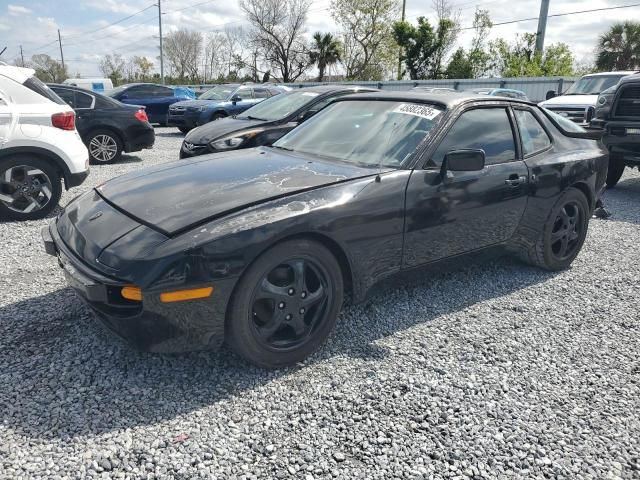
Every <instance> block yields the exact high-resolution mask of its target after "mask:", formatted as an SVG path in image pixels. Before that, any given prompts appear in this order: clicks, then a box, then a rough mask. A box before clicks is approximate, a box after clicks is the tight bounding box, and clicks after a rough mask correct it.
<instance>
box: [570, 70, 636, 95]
mask: <svg viewBox="0 0 640 480" xmlns="http://www.w3.org/2000/svg"><path fill="white" fill-rule="evenodd" d="M622 77H626V75H592V76H587V77H582V78H581V79H580V80H578V81H577V82H576V83H574V84H573V85H571V87H570V88H569V90H567V92H566V93H565V95H600V92H602V91H603V90H606V89H607V88H609V87H613V86H614V85H615V84H616V83H618V82H619V81H620V79H621V78H622Z"/></svg>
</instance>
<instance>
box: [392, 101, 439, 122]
mask: <svg viewBox="0 0 640 480" xmlns="http://www.w3.org/2000/svg"><path fill="white" fill-rule="evenodd" d="M393 113H404V114H405V115H415V116H416V117H422V118H426V119H428V120H433V119H434V118H436V117H437V116H438V115H440V114H441V113H442V112H441V111H440V110H438V109H436V108H433V107H430V106H428V105H419V104H417V103H401V104H400V105H398V106H397V107H396V108H395V110H393Z"/></svg>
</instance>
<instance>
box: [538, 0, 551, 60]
mask: <svg viewBox="0 0 640 480" xmlns="http://www.w3.org/2000/svg"><path fill="white" fill-rule="evenodd" d="M548 15H549V0H541V2H540V16H539V17H538V31H537V32H536V53H539V54H540V55H542V52H543V51H544V34H545V32H546V31H547V16H548Z"/></svg>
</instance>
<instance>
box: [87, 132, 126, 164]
mask: <svg viewBox="0 0 640 480" xmlns="http://www.w3.org/2000/svg"><path fill="white" fill-rule="evenodd" d="M87 150H89V159H90V160H91V162H92V163H98V164H100V163H102V164H104V163H111V162H115V161H118V160H119V159H120V157H121V156H122V140H120V137H119V136H118V135H117V134H115V133H114V132H112V131H111V130H94V131H93V132H91V133H90V134H89V136H88V137H87Z"/></svg>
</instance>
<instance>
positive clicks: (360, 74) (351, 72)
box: [331, 0, 399, 80]
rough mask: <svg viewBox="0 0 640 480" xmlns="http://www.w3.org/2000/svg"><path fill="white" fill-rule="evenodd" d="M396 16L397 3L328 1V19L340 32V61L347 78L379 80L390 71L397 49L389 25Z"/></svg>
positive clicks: (352, 0) (393, 0) (360, 0)
mask: <svg viewBox="0 0 640 480" xmlns="http://www.w3.org/2000/svg"><path fill="white" fill-rule="evenodd" d="M398 13H399V3H398V1H397V0H332V2H331V16H332V17H333V18H334V20H335V21H336V23H338V25H340V27H342V30H343V46H344V51H343V55H342V62H343V64H344V66H345V70H346V74H347V78H349V79H353V80H369V79H373V78H380V77H381V76H382V75H384V74H385V73H386V72H387V71H389V70H390V69H393V63H395V60H394V59H397V56H396V55H397V48H398V47H397V46H396V45H394V44H395V42H394V40H393V35H392V24H393V22H394V21H395V20H397V18H398ZM389 62H390V63H391V65H388V64H389Z"/></svg>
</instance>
